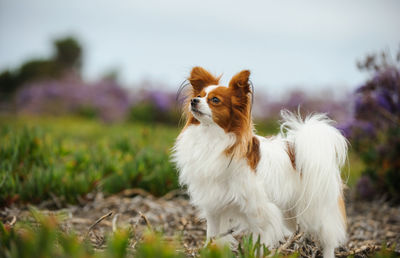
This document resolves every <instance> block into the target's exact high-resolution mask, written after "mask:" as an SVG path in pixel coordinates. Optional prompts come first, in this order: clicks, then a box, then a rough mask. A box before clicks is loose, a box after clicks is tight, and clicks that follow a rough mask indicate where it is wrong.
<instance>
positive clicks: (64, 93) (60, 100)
mask: <svg viewBox="0 0 400 258" xmlns="http://www.w3.org/2000/svg"><path fill="white" fill-rule="evenodd" d="M174 101H175V99H174V95H173V94H170V93H166V92H162V91H155V90H151V89H150V90H147V89H140V90H137V91H132V90H128V89H126V88H123V87H122V86H120V85H119V84H118V83H117V82H115V81H113V80H106V79H104V80H101V81H98V82H95V83H85V82H83V81H82V80H80V79H78V78H75V77H70V78H64V79H61V80H48V81H41V82H34V83H30V84H27V85H25V86H24V87H22V88H21V89H20V90H19V91H18V92H17V94H16V96H15V104H16V107H17V111H18V112H19V113H30V114H48V115H68V114H75V115H83V116H86V117H99V118H101V119H102V120H103V121H105V122H114V121H122V120H126V119H127V118H128V117H129V114H130V113H131V112H132V109H133V108H134V107H135V106H137V105H141V104H143V103H146V104H149V105H152V106H154V109H153V110H152V112H166V111H168V110H170V109H172V108H173V106H174ZM149 115H151V114H149Z"/></svg>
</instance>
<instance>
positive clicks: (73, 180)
mask: <svg viewBox="0 0 400 258" xmlns="http://www.w3.org/2000/svg"><path fill="white" fill-rule="evenodd" d="M258 129H259V133H260V134H261V135H269V134H272V133H276V132H277V131H278V126H277V123H276V122H275V121H272V122H267V123H265V122H264V123H260V125H259V127H258ZM178 133H179V128H178V127H173V126H167V125H161V124H133V123H123V124H111V125H108V124H103V123H101V122H98V121H97V120H87V119H79V118H75V117H69V118H65V117H64V118H55V117H48V118H43V117H40V118H38V117H19V118H12V117H1V119H0V142H1V144H0V160H1V163H0V205H1V206H2V207H7V208H1V210H2V212H1V215H0V216H1V219H2V221H3V222H4V223H3V224H1V225H0V236H1V240H0V246H1V247H2V248H1V249H2V251H0V257H3V256H5V257H32V255H33V254H35V256H38V257H39V256H42V257H50V256H54V255H55V256H65V257H69V256H73V257H99V256H104V257H125V256H126V255H128V256H130V255H132V254H133V253H134V254H135V255H136V256H137V257H149V256H153V257H182V256H184V255H186V256H193V255H195V256H197V255H200V256H201V257H232V256H235V255H236V256H241V257H252V256H254V250H256V249H260V248H261V247H260V246H259V245H257V243H256V242H257V241H256V240H254V241H253V240H251V239H248V238H246V237H244V238H241V246H239V247H238V249H237V250H236V251H235V252H232V251H230V250H229V249H224V248H218V247H216V246H214V245H211V246H209V247H207V248H201V247H202V245H203V244H204V237H205V235H204V234H205V231H204V229H205V223H204V221H198V220H197V219H196V214H197V213H196V210H195V209H194V208H193V207H192V206H190V204H189V203H188V201H187V196H186V195H185V194H184V192H183V191H179V190H177V189H178V188H179V186H178V183H177V173H176V170H175V169H174V167H173V165H172V164H171V162H170V161H169V155H170V148H171V147H172V145H173V142H174V139H175V138H176V136H177V135H178ZM350 164H351V167H346V168H345V169H344V171H343V175H344V178H345V179H346V180H347V178H348V179H349V180H348V184H349V185H350V189H351V187H352V186H353V185H354V183H355V181H356V179H357V178H358V177H359V173H360V171H361V170H362V166H363V165H362V163H361V162H360V161H359V159H358V157H357V156H355V155H354V154H352V153H351V154H350ZM348 172H350V176H349V177H348ZM348 195H349V196H350V199H351V198H352V197H351V190H349V191H348ZM32 205H33V206H32ZM366 207H370V206H369V204H364V203H354V202H351V203H349V204H348V208H349V223H350V229H351V230H350V236H351V237H353V238H351V241H350V245H348V246H347V247H346V248H345V249H342V250H341V251H340V252H341V255H342V256H346V255H349V254H356V255H357V254H358V255H363V254H366V253H371V252H376V251H377V250H379V249H381V244H383V242H386V241H388V242H390V241H391V242H390V245H391V244H393V243H396V241H397V240H395V239H396V233H393V232H396V230H400V228H398V227H395V226H393V225H392V224H393V223H392V224H390V222H388V221H387V220H390V219H393V218H392V217H394V218H395V216H396V214H397V210H396V209H392V208H390V207H386V208H385V207H383V206H381V204H379V203H376V202H375V203H374V204H371V207H374V208H373V209H371V210H372V211H373V212H374V214H375V215H374V216H378V217H379V218H375V217H373V218H370V220H371V221H372V222H371V223H373V224H372V227H373V228H372V229H371V225H369V224H368V223H367V224H365V223H366V222H365V221H367V219H366V218H368V217H370V216H371V215H370V212H371V211H370V210H369V209H368V208H366ZM101 217H103V218H102V219H100V220H99V221H98V222H97V223H96V220H97V219H99V218H101ZM396 221H397V219H396V218H395V222H396ZM379 228H380V230H378V229H379ZM383 228H385V230H383ZM21 232H22V233H21ZM146 232H147V233H146ZM161 232H162V233H163V234H162V235H161ZM360 232H361V233H362V234H366V237H365V239H362V241H361V240H359V239H357V234H360ZM374 232H375V233H374ZM387 232H392V233H391V234H392V235H390V234H389V235H386V233H387ZM372 234H375V236H374V237H373V238H374V239H373V241H372V239H370V238H372ZM393 234H394V235H393ZM358 237H359V236H358ZM299 239H300V237H299ZM296 241H297V240H296ZM296 241H293V240H292V243H290V244H287V246H286V248H287V250H285V249H282V250H280V251H281V253H282V254H290V253H292V252H294V251H295V250H298V252H300V254H302V255H313V254H314V255H315V254H318V251H317V249H316V248H315V246H313V245H312V244H310V243H308V244H302V243H300V242H298V241H297V242H296ZM368 241H370V242H368ZM296 245H297V246H296ZM388 245H389V243H388ZM302 248H303V249H302ZM288 250H289V251H288ZM290 250H291V251H290ZM299 250H300V251H299ZM301 250H302V251H301ZM378 254H379V255H383V256H384V255H385V254H386V251H385V250H382V251H380V253H378Z"/></svg>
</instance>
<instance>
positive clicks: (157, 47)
mask: <svg viewBox="0 0 400 258" xmlns="http://www.w3.org/2000/svg"><path fill="white" fill-rule="evenodd" d="M65 35H75V36H77V37H78V38H79V40H80V41H81V42H82V44H83V46H84V49H85V59H84V76H85V77H86V78H87V79H89V80H94V79H96V78H98V77H99V76H101V74H103V73H104V72H106V71H108V70H111V69H118V70H119V71H120V75H121V79H122V81H123V82H124V83H125V84H127V85H133V84H134V83H138V82H140V81H141V80H143V79H151V80H155V81H161V82H164V83H165V84H168V85H170V87H171V88H172V89H174V88H176V87H177V86H178V85H179V83H180V82H181V81H182V80H183V79H184V78H185V77H187V75H188V73H189V71H190V69H191V67H192V66H195V65H201V66H204V67H205V68H207V69H209V70H210V71H212V72H214V73H216V74H221V73H223V74H224V77H223V82H226V81H227V80H228V79H229V77H230V76H232V75H233V74H234V73H236V72H237V71H239V70H240V69H250V70H251V71H252V78H253V82H254V83H255V85H256V87H258V88H263V89H266V90H267V91H268V92H270V93H274V92H282V91H283V90H285V89H288V88H293V87H294V86H298V85H301V86H303V87H305V88H307V89H309V90H318V88H321V87H334V86H335V87H349V88H354V87H356V86H357V85H359V84H360V82H362V80H364V79H365V78H366V74H363V73H360V72H359V71H358V70H357V69H356V66H355V63H356V60H357V59H360V58H362V57H363V56H364V55H365V54H367V53H371V52H374V51H378V50H382V49H391V50H392V51H393V52H394V51H396V50H397V49H398V47H399V46H400V1H398V0H391V1H385V0H375V1H371V0H351V1H349V0H334V1H319V0H315V1H282V0H281V1H234V0H222V1H217V0H215V1H211V0H201V1H199V0H197V1H189V0H182V1H178V0H168V1H161V0H160V1H153V0H151V1H150V0H146V1H145V0H143V1H134V0H118V1H111V0H69V1H62V0H0V69H1V70H3V69H5V68H15V67H17V66H18V65H20V64H21V62H23V61H24V60H26V59H27V58H34V57H46V56H49V55H50V54H51V51H52V43H51V41H52V40H53V39H55V38H57V37H60V36H65Z"/></svg>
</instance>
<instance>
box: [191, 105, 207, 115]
mask: <svg viewBox="0 0 400 258" xmlns="http://www.w3.org/2000/svg"><path fill="white" fill-rule="evenodd" d="M191 110H192V112H193V113H194V114H196V115H200V116H202V115H204V113H203V112H201V111H200V110H198V109H197V108H194V107H192V109H191Z"/></svg>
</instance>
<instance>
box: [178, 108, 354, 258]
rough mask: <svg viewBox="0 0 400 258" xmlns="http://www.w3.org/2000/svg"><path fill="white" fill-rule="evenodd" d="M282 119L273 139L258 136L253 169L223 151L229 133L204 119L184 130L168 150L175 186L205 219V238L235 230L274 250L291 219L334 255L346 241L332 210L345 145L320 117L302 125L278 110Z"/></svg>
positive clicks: (337, 214)
mask: <svg viewBox="0 0 400 258" xmlns="http://www.w3.org/2000/svg"><path fill="white" fill-rule="evenodd" d="M282 117H283V123H282V127H281V129H282V130H281V133H280V134H279V135H277V136H276V137H272V138H264V137H261V136H257V138H258V139H259V141H260V155H261V159H260V161H259V163H258V166H257V168H256V171H253V170H252V169H251V168H250V167H249V166H248V164H247V161H246V159H236V158H234V159H231V157H227V156H226V154H225V153H224V151H225V150H226V149H227V148H228V147H230V146H232V145H233V144H234V142H235V141H236V138H235V137H236V136H235V135H234V134H228V133H225V131H224V130H223V129H222V128H220V127H219V126H218V125H217V124H215V123H213V122H210V121H207V122H203V121H200V122H201V123H200V124H198V125H189V126H188V127H187V128H185V129H184V130H183V131H182V133H181V134H180V135H179V136H178V138H177V140H176V143H175V146H174V153H173V161H174V162H175V163H176V165H177V168H178V170H179V181H180V184H181V185H186V186H187V188H188V192H189V195H190V198H191V202H192V203H193V204H194V205H195V206H197V207H198V208H199V210H200V211H201V215H202V216H203V217H204V218H206V219H207V240H209V239H210V238H211V237H215V236H218V235H219V234H222V233H225V232H226V231H228V230H229V229H231V228H235V229H237V230H245V231H247V232H249V233H251V234H253V235H254V236H255V237H257V236H258V235H259V236H260V239H261V241H262V243H264V244H266V245H267V246H269V247H274V246H276V245H277V244H279V241H280V240H282V239H283V238H284V236H285V235H287V234H289V233H290V231H289V230H291V231H293V230H294V228H293V223H296V222H297V223H298V224H299V225H300V228H301V229H302V230H303V231H305V232H307V233H311V234H314V235H316V236H317V238H318V239H319V240H320V242H321V244H322V246H323V248H324V256H325V257H333V255H334V252H333V250H334V248H335V247H337V246H338V245H339V244H340V243H343V242H344V241H345V239H346V232H345V224H344V222H343V219H342V217H341V213H340V210H339V207H338V198H339V196H340V194H341V189H342V182H341V178H340V167H341V166H342V165H343V163H344V162H345V159H346V156H347V143H346V140H345V138H344V137H343V136H342V135H341V134H340V132H339V131H338V130H337V129H335V128H334V127H332V126H331V125H330V124H331V120H329V119H328V118H327V117H326V116H325V115H321V114H317V115H312V116H309V117H307V118H306V119H305V120H304V121H303V120H301V119H300V118H299V117H298V116H296V115H294V114H292V113H290V112H287V111H285V112H282ZM288 142H289V143H290V144H293V146H294V148H295V153H296V156H295V157H296V167H297V170H294V168H293V167H292V164H291V161H290V158H289V156H288V154H287V151H286V146H287V143H288Z"/></svg>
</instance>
